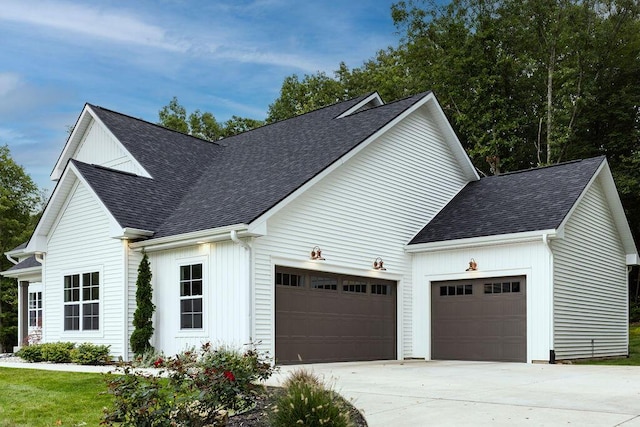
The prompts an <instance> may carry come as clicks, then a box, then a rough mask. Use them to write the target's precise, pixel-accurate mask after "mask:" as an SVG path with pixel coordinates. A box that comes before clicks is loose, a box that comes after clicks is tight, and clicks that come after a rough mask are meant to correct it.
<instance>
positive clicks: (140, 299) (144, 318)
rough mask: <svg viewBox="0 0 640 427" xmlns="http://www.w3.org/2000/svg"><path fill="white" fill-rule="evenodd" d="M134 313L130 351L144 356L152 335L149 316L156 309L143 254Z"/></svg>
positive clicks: (148, 269)
mask: <svg viewBox="0 0 640 427" xmlns="http://www.w3.org/2000/svg"><path fill="white" fill-rule="evenodd" d="M136 288H137V289H136V305H137V307H136V311H135V313H133V326H135V329H134V331H133V333H132V334H131V339H130V340H129V341H130V343H131V350H132V351H133V352H134V353H135V355H136V356H139V355H142V354H144V353H145V352H146V351H147V350H149V349H150V348H152V346H151V343H150V342H149V341H150V340H151V336H152V335H153V323H152V322H151V316H152V315H153V312H154V311H155V309H156V306H155V305H153V302H152V301H151V297H152V295H153V290H152V288H151V266H150V265H149V257H148V256H147V254H146V253H143V257H142V261H140V265H139V266H138V280H136Z"/></svg>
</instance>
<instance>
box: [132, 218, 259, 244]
mask: <svg viewBox="0 0 640 427" xmlns="http://www.w3.org/2000/svg"><path fill="white" fill-rule="evenodd" d="M248 227H249V226H248V225H247V224H234V225H228V226H224V227H218V228H211V229H207V230H200V231H194V232H191V233H184V234H176V235H173V236H166V237H160V238H157V239H147V240H141V241H139V242H133V243H131V244H130V245H129V247H130V248H131V249H134V250H135V249H139V250H142V249H144V250H145V251H156V250H164V249H172V248H178V247H183V246H190V245H195V244H199V243H211V242H219V241H223V240H231V236H230V233H231V231H236V232H238V235H239V237H246V236H248V235H249V233H246V230H247V229H248ZM243 232H245V233H244V234H243ZM245 234H246V236H245Z"/></svg>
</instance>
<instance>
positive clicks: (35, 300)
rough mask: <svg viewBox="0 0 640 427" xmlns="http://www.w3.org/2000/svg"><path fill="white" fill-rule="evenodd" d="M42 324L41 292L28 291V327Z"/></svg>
mask: <svg viewBox="0 0 640 427" xmlns="http://www.w3.org/2000/svg"><path fill="white" fill-rule="evenodd" d="M37 326H42V292H29V327H37Z"/></svg>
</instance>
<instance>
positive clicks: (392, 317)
mask: <svg viewBox="0 0 640 427" xmlns="http://www.w3.org/2000/svg"><path fill="white" fill-rule="evenodd" d="M275 288H276V289H275V290H276V291H275V295H276V360H277V363H281V364H287V363H315V362H344V361H362V360H384V359H395V358H396V299H397V298H396V295H397V289H396V282H392V281H388V280H380V279H372V278H368V277H357V276H346V275H339V274H332V273H322V272H317V271H308V270H297V269H289V268H283V267H277V268H276V272H275Z"/></svg>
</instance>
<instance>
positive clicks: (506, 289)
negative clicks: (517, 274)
mask: <svg viewBox="0 0 640 427" xmlns="http://www.w3.org/2000/svg"><path fill="white" fill-rule="evenodd" d="M515 292H520V282H502V283H485V285H484V293H485V294H506V293H515Z"/></svg>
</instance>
